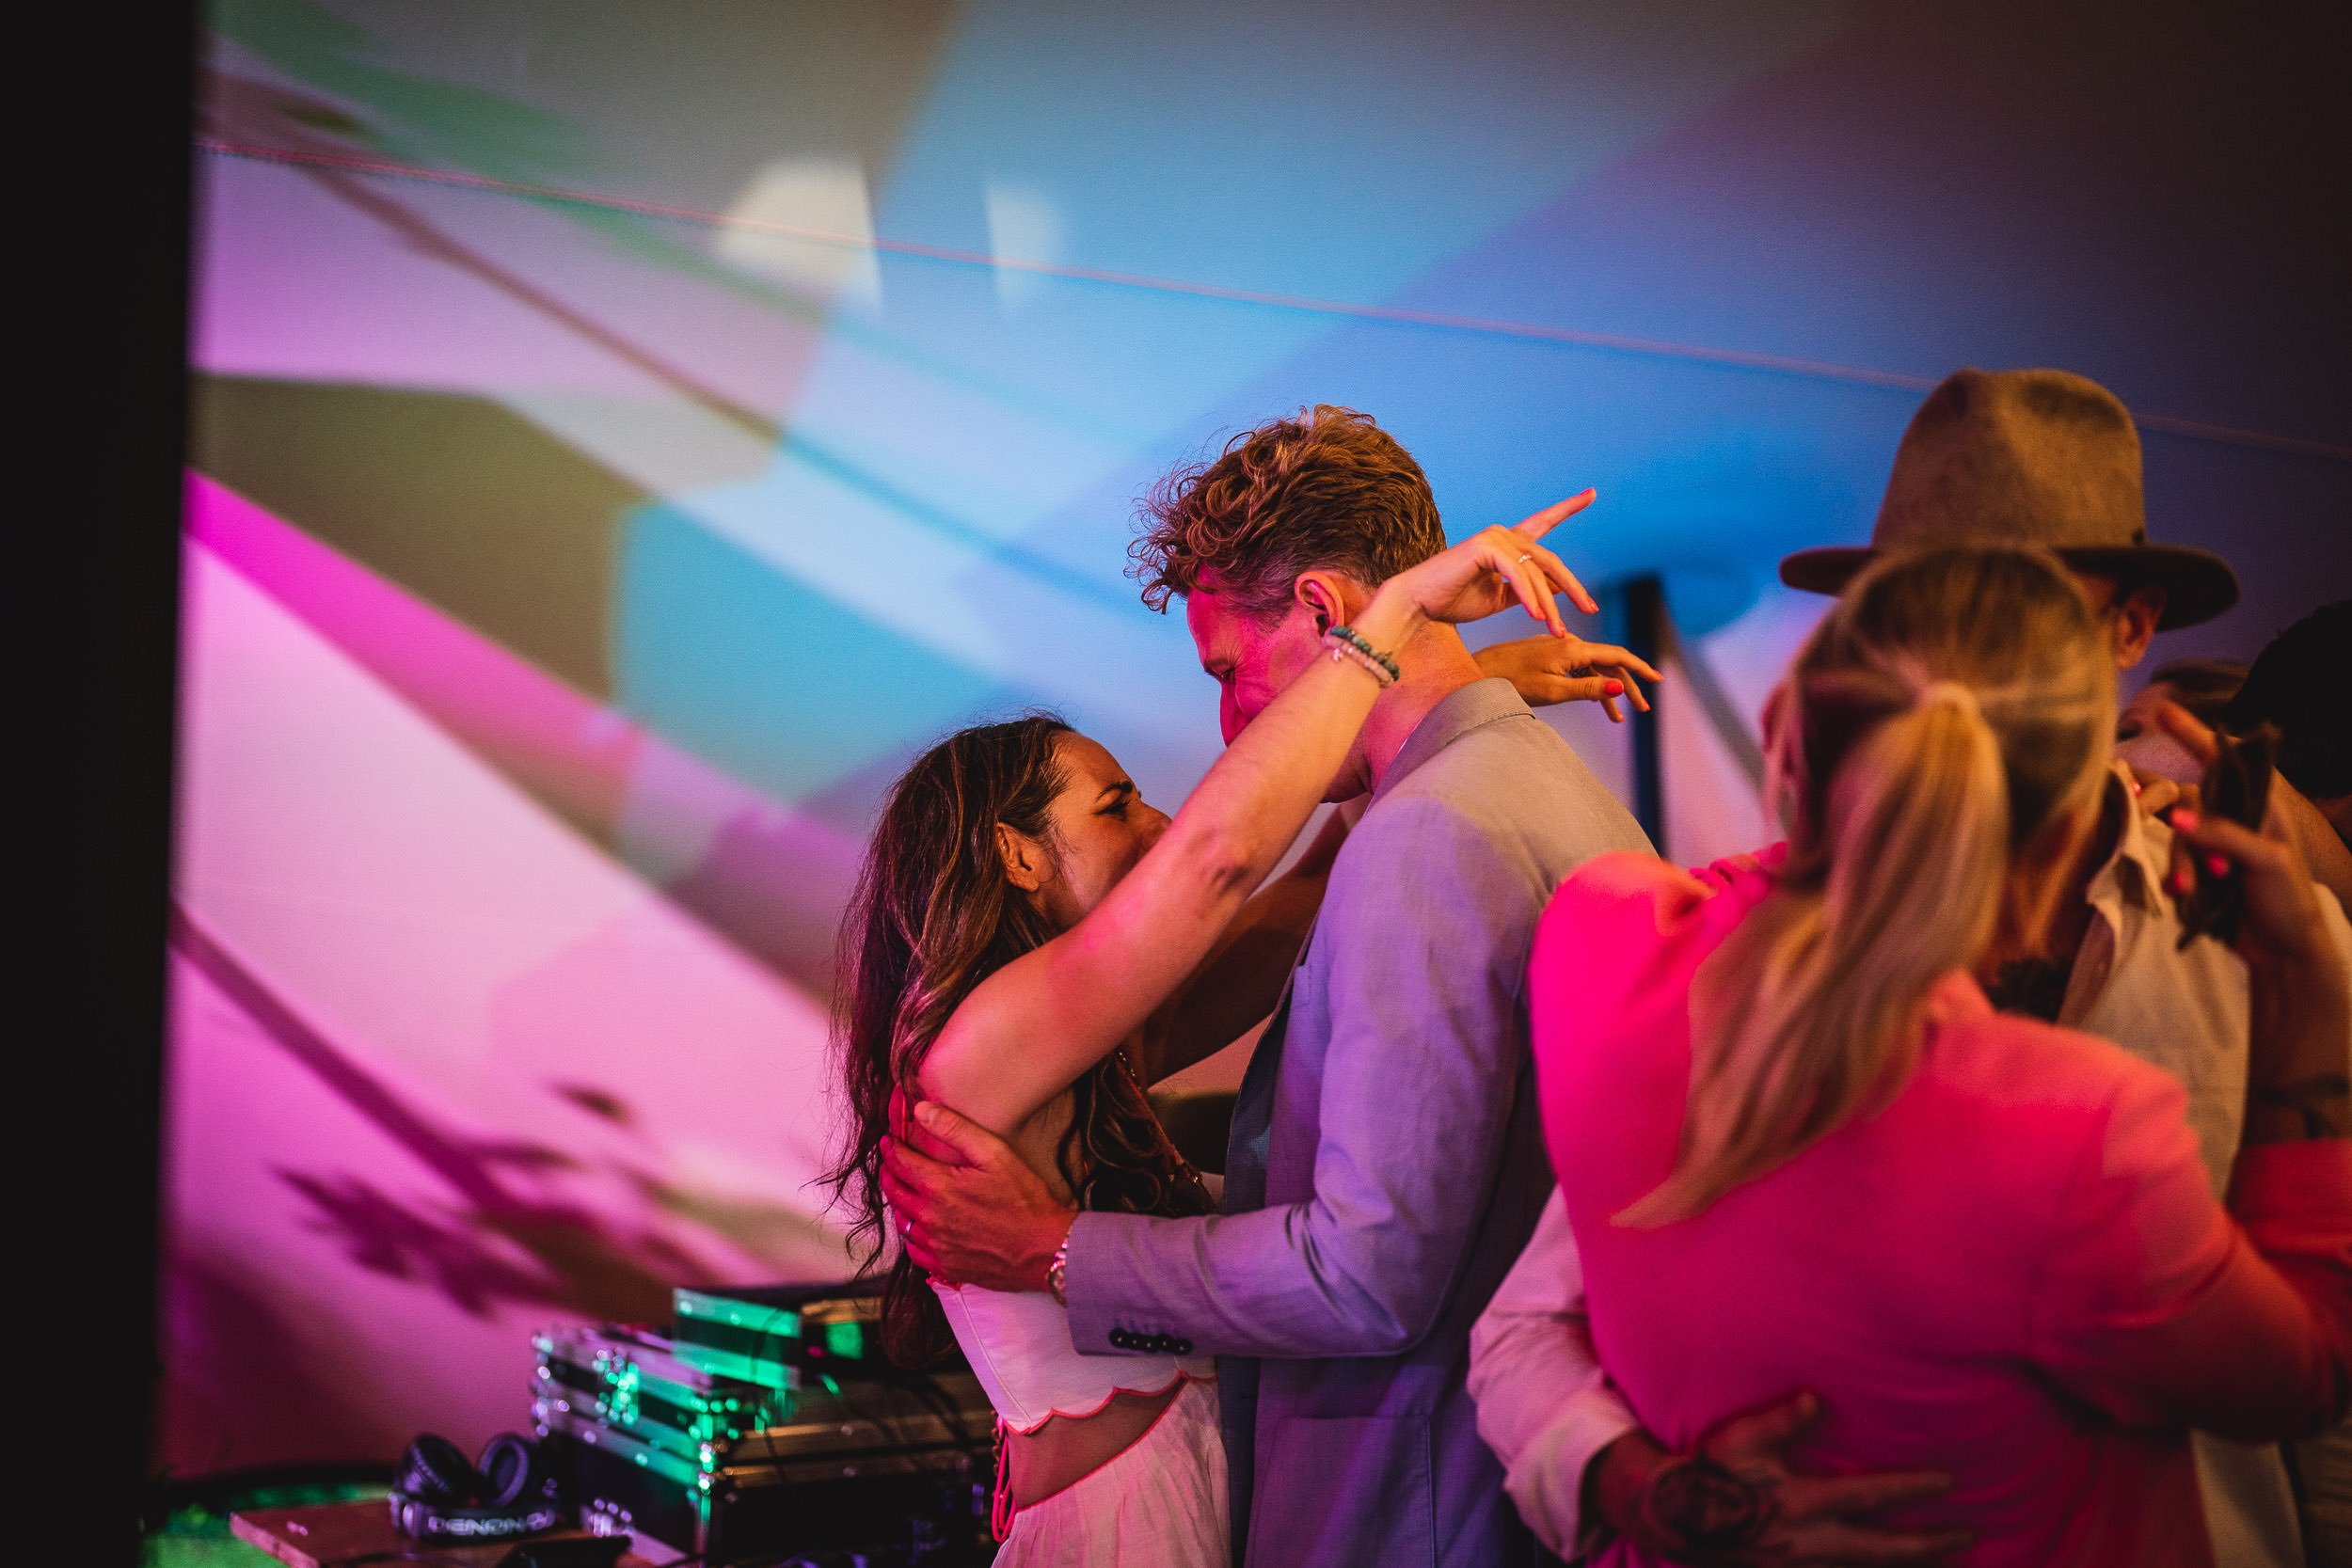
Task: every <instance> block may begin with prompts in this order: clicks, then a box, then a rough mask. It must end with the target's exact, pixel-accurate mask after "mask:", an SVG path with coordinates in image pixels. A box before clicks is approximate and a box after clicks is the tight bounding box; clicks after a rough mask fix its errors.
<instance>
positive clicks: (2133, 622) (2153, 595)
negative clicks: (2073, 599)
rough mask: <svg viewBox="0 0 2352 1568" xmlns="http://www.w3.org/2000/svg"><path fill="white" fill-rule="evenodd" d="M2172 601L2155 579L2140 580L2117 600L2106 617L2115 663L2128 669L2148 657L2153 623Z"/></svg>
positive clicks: (2123, 668)
mask: <svg viewBox="0 0 2352 1568" xmlns="http://www.w3.org/2000/svg"><path fill="white" fill-rule="evenodd" d="M2170 602H2171V601H2170V600H2169V598H2168V597H2167V595H2166V594H2165V592H2164V590H2163V589H2161V588H2159V587H2157V586H2156V585H2155V584H2154V583H2142V584H2140V586H2138V587H2137V588H2135V589H2133V590H2132V591H2131V592H2130V593H2129V594H2124V595H2123V596H2122V598H2121V599H2120V600H2118V601H2117V602H2116V605H2115V607H2114V609H2113V610H2110V611H2109V612H2108V617H2107V628H2108V629H2107V635H2108V637H2109V639H2110V640H2111V641H2113V643H2114V644H2115V667H2116V668H2117V669H2118V670H2129V669H2131V668H2132V667H2133V666H2134V665H2136V664H2137V663H2138V662H2139V661H2140V660H2141V659H2143V658H2145V657H2148V644H2149V643H2150V642H2152V641H2155V636H2156V623H2158V622H2159V621H2162V620H2163V619H2164V610H2165V606H2166V605H2167V604H2169V603H2170Z"/></svg>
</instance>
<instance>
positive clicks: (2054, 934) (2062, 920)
mask: <svg viewBox="0 0 2352 1568" xmlns="http://www.w3.org/2000/svg"><path fill="white" fill-rule="evenodd" d="M2134 809H2135V808H2134V807H2133V805H2132V803H2131V800H2130V799H2129V798H2128V797H2126V796H2125V795H2124V793H2123V790H2122V785H2121V784H2118V783H2117V782H2116V781H2115V779H2113V778H2112V777H2110V778H2109V779H2108V780H2107V783H2106V791H2105V793H2104V794H2102V796H2101V797H2100V800H2099V823H2098V826H2097V827H2095V828H2093V829H2092V830H2091V831H2090V832H2089V833H2087V834H2085V835H2084V837H2083V842H2082V847H2081V848H2079V849H2077V850H2075V852H2074V864H2073V865H2072V866H2071V867H2069V868H2068V871H2067V881H2066V893H2065V895H2063V896H2062V897H2060V898H2059V899H2058V910H2057V912H2056V913H2055V914H2053V915H2052V917H2051V921H2050V930H2049V934H2048V937H2047V939H2046V941H2045V943H2044V945H2045V946H2046V947H2047V949H2048V952H2047V954H2046V955H2045V956H2046V957H2049V958H2070V959H2071V958H2074V952H2075V950H2076V949H2077V948H2079V947H2081V946H2082V942H2083V933H2084V932H2085V931H2087V930H2089V929H2090V884H2091V882H2092V881H2093V880H2095V879H2097V878H2098V875H2099V873H2100V872H2102V871H2104V870H2105V869H2106V863H2107V862H2109V861H2110V860H2113V859H2114V858H2115V848H2116V846H2117V845H2118V844H2119V843H2121V842H2122V837H2123V817H2124V815H2125V814H2126V813H2128V812H2130V811H2132V810H2134Z"/></svg>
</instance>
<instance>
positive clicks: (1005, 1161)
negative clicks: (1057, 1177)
mask: <svg viewBox="0 0 2352 1568" xmlns="http://www.w3.org/2000/svg"><path fill="white" fill-rule="evenodd" d="M905 1132H906V1136H905V1137H904V1138H885V1139H883V1141H882V1196H884V1197H885V1198H887V1199H888V1200H889V1203H890V1207H891V1210H892V1212H894V1213H895V1214H896V1215H897V1216H898V1228H899V1233H900V1235H901V1236H902V1237H903V1238H904V1239H905V1242H906V1249H907V1256H908V1257H910V1258H912V1259H914V1261H915V1262H916V1263H917V1264H918V1265H920V1266H921V1267H922V1268H923V1269H925V1270H926V1271H928V1272H929V1273H930V1275H931V1277H932V1278H934V1279H937V1280H940V1281H942V1282H943V1283H947V1284H960V1285H978V1286H981V1287H984V1288H985V1289H988V1290H991V1291H1042V1290H1044V1289H1046V1288H1047V1287H1046V1277H1045V1275H1046V1270H1047V1268H1048V1267H1049V1266H1050V1265H1051V1264H1052V1263H1053V1261H1054V1254H1055V1253H1056V1252H1057V1251H1058V1250H1059V1249H1060V1247H1061V1244H1062V1243H1063V1242H1064V1241H1066V1240H1067V1239H1068V1238H1069V1235H1070V1227H1071V1226H1072V1224H1073V1223H1074V1222H1075V1221H1076V1219H1077V1217H1078V1212H1077V1211H1076V1210H1075V1209H1072V1208H1069V1207H1067V1206H1065V1205H1064V1204H1063V1203H1062V1202H1061V1201H1060V1200H1059V1199H1058V1198H1057V1197H1055V1196H1054V1195H1053V1193H1052V1192H1050V1191H1049V1190H1048V1189H1047V1188H1046V1185H1045V1183H1044V1182H1043V1181H1041V1180H1039V1179H1038V1175H1037V1173H1036V1172H1035V1171H1033V1170H1031V1169H1030V1168H1029V1167H1028V1165H1027V1164H1026V1163H1025V1161H1023V1159H1022V1158H1021V1156H1020V1155H1019V1154H1017V1153H1015V1152H1014V1151H1013V1148H1012V1146H1011V1145H1009V1144H1008V1143H1006V1142H1005V1141H1004V1140H1003V1139H1002V1138H999V1137H998V1136H996V1135H995V1134H994V1133H993V1132H989V1131H988V1129H986V1128H984V1127H982V1126H980V1125H979V1124H978V1123H977V1122H974V1121H970V1120H967V1119H966V1118H964V1117H961V1116H958V1115H957V1114H956V1113H955V1112H953V1111H951V1110H949V1109H948V1108H947V1107H946V1106H945V1105H940V1104H937V1103H934V1102H932V1101H924V1102H922V1103H921V1104H918V1105H916V1106H915V1107H914V1117H913V1120H912V1121H911V1122H910V1123H908V1124H906V1126H905Z"/></svg>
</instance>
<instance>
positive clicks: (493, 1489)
mask: <svg viewBox="0 0 2352 1568" xmlns="http://www.w3.org/2000/svg"><path fill="white" fill-rule="evenodd" d="M391 1503H392V1524H393V1526H394V1527H395V1528H398V1529H399V1531H400V1532H401V1533H402V1534H403V1535H406V1536H410V1537H412V1538H415V1539H418V1540H424V1541H509V1540H513V1539H515V1538H516V1537H518V1536H524V1535H531V1534H533V1533H535V1532H537V1531H539V1530H544V1529H553V1528H555V1527H556V1526H557V1525H558V1524H560V1523H562V1522H563V1520H562V1514H561V1513H560V1512H559V1510H558V1509H557V1507H556V1498H555V1478H554V1477H553V1476H551V1475H549V1474H548V1472H547V1469H546V1467H545V1466H544V1465H541V1464H540V1462H539V1450H538V1449H537V1448H535V1447H534V1446H533V1445H532V1443H531V1442H530V1441H529V1440H528V1439H527V1438H522V1437H517V1436H516V1435H515V1433H511V1432H501V1433H499V1434H498V1435H497V1436H496V1437H493V1438H491V1439H490V1441H489V1442H488V1443H486V1444H485V1445H484V1446H483V1449H482V1457H481V1459H480V1460H479V1461H477V1462H475V1463H473V1464H468V1463H467V1462H466V1455H465V1452H464V1451H463V1450H462V1449H459V1448H458V1447H457V1445H456V1444H454V1443H453V1442H451V1441H450V1440H449V1439H448V1438H446V1437H442V1436H438V1435H437V1434H436V1433H430V1432H428V1433H424V1434H423V1435H422V1436H421V1437H419V1438H418V1439H417V1440H416V1441H415V1442H413V1443H411V1444H409V1445H408V1451H407V1452H406V1453H405V1454H402V1455H401V1456H400V1468H399V1469H398V1470H396V1471H394V1472H393V1475H392V1497H391Z"/></svg>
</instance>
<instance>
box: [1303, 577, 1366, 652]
mask: <svg viewBox="0 0 2352 1568" xmlns="http://www.w3.org/2000/svg"><path fill="white" fill-rule="evenodd" d="M1348 588H1349V583H1348V581H1347V579H1346V578H1343V577H1341V576H1340V575H1339V574H1338V573H1337V572H1301V573H1299V574H1298V579H1297V580H1296V581H1295V582H1294V583H1292V584H1291V597H1292V598H1293V599H1294V600H1295V601H1296V602H1297V603H1299V604H1301V605H1303V606H1305V607H1306V610H1307V612H1308V613H1309V614H1311V615H1312V616H1313V617H1314V621H1315V635H1316V636H1317V637H1320V636H1322V635H1323V634H1324V633H1325V632H1327V631H1329V630H1330V629H1331V628H1332V627H1333V626H1345V625H1347V623H1348V622H1349V621H1350V620H1351V619H1353V618H1354V616H1355V613H1356V600H1357V599H1358V597H1359V596H1363V595H1357V594H1350V593H1349V592H1348Z"/></svg>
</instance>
